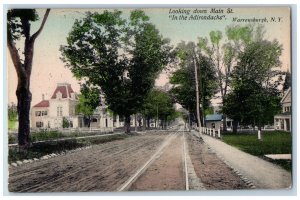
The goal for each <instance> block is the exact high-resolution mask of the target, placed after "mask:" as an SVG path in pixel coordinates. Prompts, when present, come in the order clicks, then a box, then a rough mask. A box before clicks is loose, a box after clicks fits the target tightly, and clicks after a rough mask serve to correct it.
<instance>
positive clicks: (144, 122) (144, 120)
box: [143, 116, 146, 131]
mask: <svg viewBox="0 0 300 200" xmlns="http://www.w3.org/2000/svg"><path fill="white" fill-rule="evenodd" d="M145 130H146V117H145V116H143V131H145Z"/></svg>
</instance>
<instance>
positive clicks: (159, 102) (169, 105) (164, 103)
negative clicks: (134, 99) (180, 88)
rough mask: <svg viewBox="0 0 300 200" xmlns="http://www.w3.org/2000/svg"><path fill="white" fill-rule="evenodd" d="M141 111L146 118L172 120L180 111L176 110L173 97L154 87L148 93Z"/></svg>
mask: <svg viewBox="0 0 300 200" xmlns="http://www.w3.org/2000/svg"><path fill="white" fill-rule="evenodd" d="M141 113H142V114H143V115H144V116H145V117H146V118H152V119H156V117H157V114H158V118H159V119H161V120H166V121H171V120H174V119H175V118H176V117H177V116H178V113H177V112H176V110H175V108H174V106H173V102H172V99H171V97H170V96H169V95H168V94H167V93H165V92H162V91H159V90H155V89H152V90H151V91H150V93H149V94H148V96H147V98H146V100H145V103H144V105H143V109H142V110H141Z"/></svg>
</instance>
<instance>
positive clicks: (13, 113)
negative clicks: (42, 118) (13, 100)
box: [8, 104, 18, 121]
mask: <svg viewBox="0 0 300 200" xmlns="http://www.w3.org/2000/svg"><path fill="white" fill-rule="evenodd" d="M17 117H18V111H17V106H16V105H14V104H11V105H8V120H9V121H17Z"/></svg>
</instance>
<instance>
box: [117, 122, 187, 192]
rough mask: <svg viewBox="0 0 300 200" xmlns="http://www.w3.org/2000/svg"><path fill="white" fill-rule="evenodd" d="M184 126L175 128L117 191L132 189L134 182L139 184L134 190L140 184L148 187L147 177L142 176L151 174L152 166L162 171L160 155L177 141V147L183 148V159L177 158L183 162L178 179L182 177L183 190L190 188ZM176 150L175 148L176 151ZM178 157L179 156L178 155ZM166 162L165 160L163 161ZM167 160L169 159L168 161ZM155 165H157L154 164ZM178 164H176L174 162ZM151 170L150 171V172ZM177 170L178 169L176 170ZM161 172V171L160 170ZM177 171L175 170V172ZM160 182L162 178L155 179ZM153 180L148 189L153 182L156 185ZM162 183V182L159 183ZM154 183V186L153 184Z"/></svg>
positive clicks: (137, 187)
mask: <svg viewBox="0 0 300 200" xmlns="http://www.w3.org/2000/svg"><path fill="white" fill-rule="evenodd" d="M181 129H182V127H179V128H178V130H177V131H174V130H173V134H172V133H170V135H169V136H168V137H167V138H166V139H165V141H164V142H163V143H162V144H161V146H160V147H159V148H158V149H157V151H156V152H155V153H154V154H153V155H152V156H151V157H150V159H149V160H147V162H146V163H144V164H143V165H142V166H141V167H140V168H139V169H138V170H137V171H136V172H135V173H134V174H133V175H132V176H131V177H130V178H129V179H128V180H127V181H125V182H124V183H123V184H122V185H121V186H120V187H119V188H118V190H117V191H126V190H131V189H132V188H131V186H132V185H133V184H135V185H137V186H133V188H135V189H133V190H139V189H141V188H140V186H139V185H145V187H147V183H145V181H147V178H140V177H142V176H145V177H147V176H151V175H149V174H151V168H154V170H157V171H160V169H159V167H158V168H157V165H158V164H157V163H158V162H162V161H160V160H159V159H160V157H161V156H162V155H163V154H164V153H165V152H166V151H168V148H174V146H173V147H172V146H171V145H172V143H176V145H177V146H176V145H175V146H176V147H177V148H181V150H179V152H181V153H180V154H181V155H180V156H179V157H181V158H182V159H181V160H180V159H177V162H178V160H179V161H180V162H182V163H181V164H182V165H181V166H182V168H181V170H179V171H181V172H183V173H180V175H179V176H181V177H178V179H180V182H181V184H180V185H181V188H180V189H181V190H189V189H190V187H189V186H190V185H189V172H188V170H189V167H188V163H187V162H188V159H187V154H188V151H187V145H186V141H185V132H184V131H182V130H181ZM175 151H176V150H174V152H175ZM177 158H178V156H177ZM163 162H165V161H163ZM166 162H167V161H166ZM154 165H155V166H154ZM166 165H167V164H166ZM174 165H176V164H174ZM148 171H150V172H148ZM170 171H173V170H172V169H170ZM175 171H176V170H175ZM158 173H160V172H158ZM174 173H175V172H174ZM170 175H171V176H173V175H174V174H173V175H172V174H170ZM174 177H176V175H174ZM160 178H161V177H157V179H160ZM156 181H158V182H160V180H154V181H153V182H156ZM153 182H151V183H150V185H149V188H145V189H146V190H148V189H151V187H153V184H154V185H155V183H153ZM158 184H161V183H158ZM151 185H152V186H151ZM166 189H170V188H166ZM171 189H173V188H171ZM177 189H178V188H177ZM141 190H142V189H141ZM160 190H164V188H161V189H160Z"/></svg>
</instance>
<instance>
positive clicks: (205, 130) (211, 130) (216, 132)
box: [196, 127, 221, 139]
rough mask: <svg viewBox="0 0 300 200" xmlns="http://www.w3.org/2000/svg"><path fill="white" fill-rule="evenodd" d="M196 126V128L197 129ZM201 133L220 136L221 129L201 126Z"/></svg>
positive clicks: (215, 136)
mask: <svg viewBox="0 0 300 200" xmlns="http://www.w3.org/2000/svg"><path fill="white" fill-rule="evenodd" d="M197 129H198V128H196V130H197ZM201 133H202V134H205V135H208V136H211V137H214V138H218V139H220V138H221V130H220V129H217V130H216V129H214V128H207V127H201Z"/></svg>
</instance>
